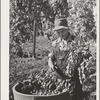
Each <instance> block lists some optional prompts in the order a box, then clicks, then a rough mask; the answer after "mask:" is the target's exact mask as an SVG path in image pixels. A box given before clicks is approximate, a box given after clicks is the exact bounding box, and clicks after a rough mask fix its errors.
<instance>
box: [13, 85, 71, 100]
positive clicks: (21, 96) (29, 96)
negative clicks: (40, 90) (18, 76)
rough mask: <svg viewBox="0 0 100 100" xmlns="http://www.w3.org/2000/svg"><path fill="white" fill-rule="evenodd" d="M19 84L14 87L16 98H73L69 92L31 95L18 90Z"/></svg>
mask: <svg viewBox="0 0 100 100" xmlns="http://www.w3.org/2000/svg"><path fill="white" fill-rule="evenodd" d="M17 88H18V84H16V85H15V86H14V87H13V94H14V100H71V97H70V94H69V93H68V92H64V93H60V94H53V95H49V96H48V95H29V94H23V93H20V92H18V91H16V90H17Z"/></svg>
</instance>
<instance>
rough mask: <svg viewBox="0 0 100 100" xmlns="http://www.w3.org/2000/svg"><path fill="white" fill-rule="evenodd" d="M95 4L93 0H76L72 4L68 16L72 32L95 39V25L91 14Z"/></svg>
mask: <svg viewBox="0 0 100 100" xmlns="http://www.w3.org/2000/svg"><path fill="white" fill-rule="evenodd" d="M95 5H96V2H95V0H77V1H75V2H74V3H73V4H72V9H70V10H69V18H68V22H69V27H70V30H71V33H72V34H74V35H75V36H76V35H81V36H82V37H84V38H87V39H94V40H96V26H95V20H94V15H93V8H94V7H95ZM87 39H86V40H87Z"/></svg>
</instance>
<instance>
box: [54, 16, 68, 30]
mask: <svg viewBox="0 0 100 100" xmlns="http://www.w3.org/2000/svg"><path fill="white" fill-rule="evenodd" d="M54 25H55V28H54V29H53V30H54V31H56V30H59V29H68V24H67V20H66V19H65V18H60V19H56V20H55V22H54Z"/></svg>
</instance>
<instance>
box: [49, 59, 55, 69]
mask: <svg viewBox="0 0 100 100" xmlns="http://www.w3.org/2000/svg"><path fill="white" fill-rule="evenodd" d="M48 66H49V68H50V71H54V64H53V62H52V60H51V58H49V59H48Z"/></svg>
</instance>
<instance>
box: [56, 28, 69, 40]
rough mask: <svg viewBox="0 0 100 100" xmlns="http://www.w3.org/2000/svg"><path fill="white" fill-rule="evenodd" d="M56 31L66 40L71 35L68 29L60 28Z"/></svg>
mask: <svg viewBox="0 0 100 100" xmlns="http://www.w3.org/2000/svg"><path fill="white" fill-rule="evenodd" d="M56 32H57V34H58V35H59V37H61V38H62V39H64V40H66V39H67V38H68V37H69V34H67V32H68V30H67V29H59V30H56Z"/></svg>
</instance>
